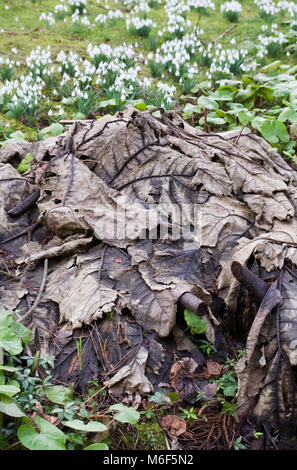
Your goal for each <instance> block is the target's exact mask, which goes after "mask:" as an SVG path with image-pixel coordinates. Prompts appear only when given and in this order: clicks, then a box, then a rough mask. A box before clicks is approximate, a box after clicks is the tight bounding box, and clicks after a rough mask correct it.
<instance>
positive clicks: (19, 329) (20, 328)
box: [11, 321, 31, 343]
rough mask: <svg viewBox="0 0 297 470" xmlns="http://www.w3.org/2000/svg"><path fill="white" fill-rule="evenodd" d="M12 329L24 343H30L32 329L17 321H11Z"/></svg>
mask: <svg viewBox="0 0 297 470" xmlns="http://www.w3.org/2000/svg"><path fill="white" fill-rule="evenodd" d="M11 329H12V331H13V332H14V334H15V335H16V336H18V337H19V338H20V339H21V340H22V341H23V343H29V342H30V339H31V330H29V328H27V327H26V326H24V325H22V324H21V323H19V322H17V321H13V322H12V323H11Z"/></svg>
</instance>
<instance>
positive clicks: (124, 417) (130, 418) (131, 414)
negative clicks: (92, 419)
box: [109, 403, 140, 424]
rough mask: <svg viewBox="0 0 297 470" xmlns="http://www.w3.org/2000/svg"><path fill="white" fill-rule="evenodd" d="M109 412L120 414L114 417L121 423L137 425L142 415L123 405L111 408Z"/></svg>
mask: <svg viewBox="0 0 297 470" xmlns="http://www.w3.org/2000/svg"><path fill="white" fill-rule="evenodd" d="M109 410H111V411H117V412H118V413H117V414H116V415H115V416H114V419H115V420H116V421H120V422H121V423H130V424H136V423H137V422H138V420H139V418H140V413H139V412H138V411H136V410H135V409H134V408H132V407H128V406H125V405H123V404H122V403H118V404H116V405H112V406H110V407H109Z"/></svg>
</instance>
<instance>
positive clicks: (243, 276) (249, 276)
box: [231, 261, 269, 302]
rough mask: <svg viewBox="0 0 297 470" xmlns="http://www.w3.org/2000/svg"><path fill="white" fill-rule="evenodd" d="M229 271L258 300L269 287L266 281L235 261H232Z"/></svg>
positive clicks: (259, 300) (260, 299)
mask: <svg viewBox="0 0 297 470" xmlns="http://www.w3.org/2000/svg"><path fill="white" fill-rule="evenodd" d="M231 271H232V274H233V276H235V277H236V279H237V280H238V281H239V282H240V283H241V284H242V285H243V287H245V288H246V289H247V290H248V291H249V293H250V294H252V296H253V297H254V298H255V299H256V300H257V301H258V302H261V301H262V299H263V298H264V296H265V294H266V292H267V291H268V289H269V286H268V285H267V284H266V282H265V281H262V279H260V278H259V277H258V276H256V275H255V274H253V273H252V272H251V271H249V270H248V269H247V268H245V267H244V266H241V264H240V263H238V262H237V261H233V263H232V265H231Z"/></svg>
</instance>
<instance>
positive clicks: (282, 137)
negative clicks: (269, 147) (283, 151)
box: [260, 119, 290, 144]
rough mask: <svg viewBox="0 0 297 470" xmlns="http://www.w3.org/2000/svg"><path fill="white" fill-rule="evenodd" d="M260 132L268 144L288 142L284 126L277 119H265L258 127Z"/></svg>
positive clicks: (288, 137) (288, 138)
mask: <svg viewBox="0 0 297 470" xmlns="http://www.w3.org/2000/svg"><path fill="white" fill-rule="evenodd" d="M260 132H261V134H262V136H263V137H264V139H266V140H267V141H268V142H269V143H270V144H276V143H277V142H279V141H281V142H289V140H290V136H289V134H288V131H287V128H286V126H285V125H284V124H283V123H282V122H280V121H278V120H277V119H273V120H268V119H267V120H265V121H264V122H263V124H262V126H261V128H260Z"/></svg>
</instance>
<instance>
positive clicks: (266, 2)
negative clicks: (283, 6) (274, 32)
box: [254, 0, 280, 22]
mask: <svg viewBox="0 0 297 470" xmlns="http://www.w3.org/2000/svg"><path fill="white" fill-rule="evenodd" d="M254 3H255V5H256V6H257V7H258V8H259V10H260V16H261V18H263V19H264V20H266V21H269V22H271V21H273V19H274V17H275V16H277V15H278V14H279V12H280V8H279V6H278V4H276V3H274V1H273V0H254Z"/></svg>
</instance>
